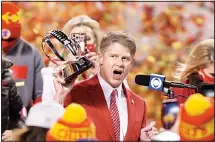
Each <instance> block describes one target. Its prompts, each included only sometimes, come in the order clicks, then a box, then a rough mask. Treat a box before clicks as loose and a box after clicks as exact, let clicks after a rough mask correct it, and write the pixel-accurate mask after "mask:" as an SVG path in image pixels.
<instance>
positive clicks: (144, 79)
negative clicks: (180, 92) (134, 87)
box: [135, 74, 197, 91]
mask: <svg viewBox="0 0 215 142" xmlns="http://www.w3.org/2000/svg"><path fill="white" fill-rule="evenodd" d="M165 78H166V77H165V76H164V75H159V74H151V75H136V77H135V83H136V84H138V85H143V86H148V88H149V89H151V90H158V91H163V90H164V88H169V87H178V88H190V89H195V90H196V91H197V87H196V86H195V85H191V84H184V83H180V82H170V81H165Z"/></svg>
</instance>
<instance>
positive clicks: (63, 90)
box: [54, 77, 77, 105]
mask: <svg viewBox="0 0 215 142" xmlns="http://www.w3.org/2000/svg"><path fill="white" fill-rule="evenodd" d="M76 79H77V77H75V78H74V79H73V80H72V81H71V82H70V83H66V82H65V81H64V80H63V79H62V78H59V77H58V78H56V79H54V87H55V90H56V94H55V96H54V101H56V102H58V103H60V104H62V105H63V101H64V98H65V96H66V95H67V94H68V93H69V92H70V91H71V89H72V87H73V84H74V83H75V80H76Z"/></svg>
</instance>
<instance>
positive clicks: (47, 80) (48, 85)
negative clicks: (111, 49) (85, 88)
mask: <svg viewBox="0 0 215 142" xmlns="http://www.w3.org/2000/svg"><path fill="white" fill-rule="evenodd" d="M62 31H63V32H64V33H65V34H66V35H67V36H68V37H69V38H70V39H71V38H72V35H73V34H74V33H85V34H86V35H87V37H88V40H87V42H86V45H85V46H86V47H87V48H88V49H89V50H88V52H85V55H86V56H87V57H88V58H89V59H90V60H92V61H94V65H95V66H94V67H92V68H90V69H89V70H88V71H87V74H88V75H87V76H88V77H91V76H93V75H95V74H96V73H97V71H98V64H97V61H96V60H97V53H98V51H99V38H100V29H99V23H98V22H97V21H95V20H93V19H91V18H89V17H88V16H86V15H81V16H77V17H74V18H72V19H71V20H69V21H68V22H67V23H66V24H65V26H64V27H63V30H62ZM83 48H84V47H83V45H81V50H82V52H84V49H83ZM62 56H63V57H64V58H65V59H66V61H69V60H74V56H73V54H72V53H69V52H67V50H64V51H63V52H62ZM62 63H63V62H62ZM55 66H56V65H55V64H53V63H51V64H50V65H49V67H46V68H43V69H42V71H41V72H42V76H43V80H44V85H43V89H44V90H43V95H42V101H43V102H49V101H56V102H59V103H60V102H62V101H63V98H64V96H62V95H58V94H57V95H56V90H60V89H63V88H59V85H58V83H56V80H55V77H53V75H52V74H53V72H54V67H55ZM59 68H60V67H59ZM84 77H85V78H82V79H86V73H85V76H84ZM75 80H76V78H75V79H74V80H73V81H72V82H71V83H72V84H73V83H74V82H75ZM58 81H59V82H60V83H62V84H65V81H64V80H63V79H60V78H58ZM53 82H55V83H53ZM64 89H65V90H70V89H69V88H66V87H65V88H64ZM65 94H66V93H65Z"/></svg>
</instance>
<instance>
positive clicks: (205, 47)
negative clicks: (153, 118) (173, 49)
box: [172, 39, 214, 103]
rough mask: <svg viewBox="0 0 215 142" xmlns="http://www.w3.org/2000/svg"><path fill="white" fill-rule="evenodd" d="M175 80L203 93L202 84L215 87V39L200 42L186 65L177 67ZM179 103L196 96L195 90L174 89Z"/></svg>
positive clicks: (180, 64) (181, 64)
mask: <svg viewBox="0 0 215 142" xmlns="http://www.w3.org/2000/svg"><path fill="white" fill-rule="evenodd" d="M175 78H177V79H179V80H180V81H183V82H185V83H188V84H193V85H195V86H197V88H198V92H200V93H202V90H201V84H202V83H205V84H211V85H214V39H206V40H204V41H202V42H200V43H199V44H198V45H196V46H195V48H194V49H193V50H192V51H191V52H190V54H189V56H188V57H187V58H186V61H185V63H179V64H178V66H177V67H176V73H175ZM172 90H173V91H174V94H175V96H176V98H177V100H178V102H179V103H184V102H185V101H186V99H187V98H188V97H189V96H190V95H192V94H195V93H196V92H195V90H194V89H188V88H172Z"/></svg>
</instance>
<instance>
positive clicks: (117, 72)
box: [113, 70, 123, 80]
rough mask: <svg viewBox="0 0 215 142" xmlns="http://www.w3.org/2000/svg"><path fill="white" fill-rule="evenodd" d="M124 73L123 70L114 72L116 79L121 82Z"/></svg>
mask: <svg viewBox="0 0 215 142" xmlns="http://www.w3.org/2000/svg"><path fill="white" fill-rule="evenodd" d="M122 72H123V71H122V70H114V71H113V77H114V79H116V80H119V79H120V78H121V76H122Z"/></svg>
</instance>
